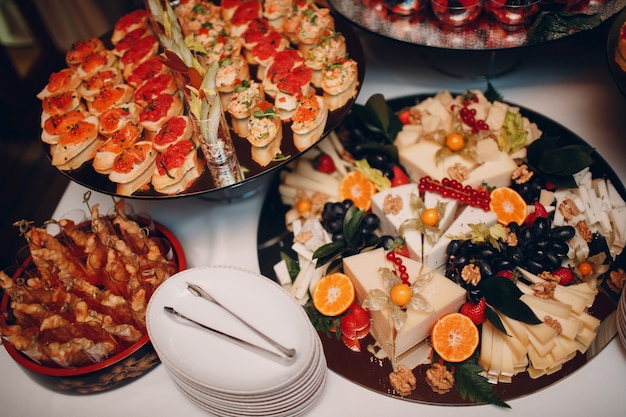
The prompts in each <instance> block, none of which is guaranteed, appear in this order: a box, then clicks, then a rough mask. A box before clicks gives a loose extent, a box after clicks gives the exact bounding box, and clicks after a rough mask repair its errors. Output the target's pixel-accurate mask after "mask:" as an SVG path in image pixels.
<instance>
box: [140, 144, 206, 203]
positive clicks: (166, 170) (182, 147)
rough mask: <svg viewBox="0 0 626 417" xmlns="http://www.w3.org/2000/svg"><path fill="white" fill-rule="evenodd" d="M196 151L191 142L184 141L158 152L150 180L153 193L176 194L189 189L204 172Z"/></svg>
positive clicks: (194, 145)
mask: <svg viewBox="0 0 626 417" xmlns="http://www.w3.org/2000/svg"><path fill="white" fill-rule="evenodd" d="M197 149H198V147H197V146H196V143H195V142H194V141H193V140H191V139H186V140H180V141H178V142H176V143H174V144H172V145H170V146H169V147H167V149H165V151H163V152H159V154H158V155H157V158H156V165H155V167H154V171H153V173H152V180H151V182H152V186H153V187H154V189H155V191H157V192H159V193H162V194H177V193H180V192H181V191H184V190H186V189H187V188H189V187H190V186H191V184H192V183H193V182H194V181H195V180H196V179H197V178H198V177H199V176H200V175H201V174H202V172H203V171H204V166H203V164H202V163H201V162H200V160H199V159H198V151H197Z"/></svg>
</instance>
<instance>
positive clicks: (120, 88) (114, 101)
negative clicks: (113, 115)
mask: <svg viewBox="0 0 626 417" xmlns="http://www.w3.org/2000/svg"><path fill="white" fill-rule="evenodd" d="M133 94H135V89H134V88H133V87H132V86H130V85H128V84H116V85H107V86H104V87H102V88H101V89H100V91H99V92H98V94H96V96H95V97H94V98H93V100H91V101H88V102H87V108H88V109H89V113H91V114H93V115H94V116H100V115H101V114H102V113H104V112H105V111H107V110H108V109H112V108H113V107H118V106H121V105H123V104H126V103H129V102H130V101H131V100H132V99H133Z"/></svg>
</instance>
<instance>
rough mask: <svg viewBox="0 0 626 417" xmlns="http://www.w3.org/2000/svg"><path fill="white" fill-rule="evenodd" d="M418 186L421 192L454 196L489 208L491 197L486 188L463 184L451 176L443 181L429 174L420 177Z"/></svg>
mask: <svg viewBox="0 0 626 417" xmlns="http://www.w3.org/2000/svg"><path fill="white" fill-rule="evenodd" d="M417 188H418V190H419V192H420V193H424V192H426V191H430V192H433V193H437V194H439V195H440V196H442V197H445V198H453V199H455V200H457V201H459V202H461V203H464V204H469V205H470V206H472V207H478V208H482V209H483V210H485V211H487V210H489V201H490V200H491V197H490V196H489V193H488V192H487V190H485V189H484V188H478V189H476V188H472V187H471V186H469V185H466V186H463V184H461V183H460V182H459V181H457V180H453V179H450V178H443V179H442V180H441V181H438V180H435V179H433V178H431V177H429V176H425V177H422V178H420V181H419V184H418V185H417Z"/></svg>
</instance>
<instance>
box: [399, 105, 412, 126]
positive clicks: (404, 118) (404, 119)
mask: <svg viewBox="0 0 626 417" xmlns="http://www.w3.org/2000/svg"><path fill="white" fill-rule="evenodd" d="M398 119H400V122H401V123H402V124H403V125H408V124H409V123H410V122H411V111H410V110H409V109H405V110H403V111H401V112H400V113H399V114H398Z"/></svg>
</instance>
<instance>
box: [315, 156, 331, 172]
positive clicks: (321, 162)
mask: <svg viewBox="0 0 626 417" xmlns="http://www.w3.org/2000/svg"><path fill="white" fill-rule="evenodd" d="M313 166H314V167H315V169H316V170H318V171H319V172H323V173H325V174H332V173H333V172H335V169H336V167H335V163H334V162H333V158H331V157H330V155H328V154H325V153H320V154H319V155H318V156H317V157H316V158H315V160H314V161H313Z"/></svg>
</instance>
